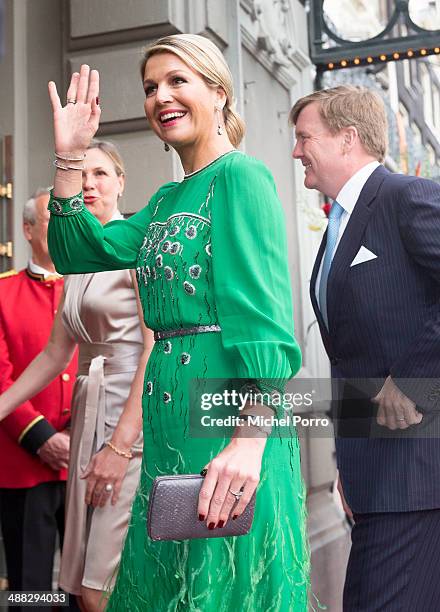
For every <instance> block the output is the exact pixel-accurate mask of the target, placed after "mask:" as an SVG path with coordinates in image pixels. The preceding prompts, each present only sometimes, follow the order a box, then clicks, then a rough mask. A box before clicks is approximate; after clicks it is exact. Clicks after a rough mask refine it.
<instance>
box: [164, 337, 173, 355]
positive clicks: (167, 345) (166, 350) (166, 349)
mask: <svg viewBox="0 0 440 612" xmlns="http://www.w3.org/2000/svg"><path fill="white" fill-rule="evenodd" d="M172 349H173V345H172V344H171V342H170V341H169V340H167V341H166V342H165V344H164V345H163V352H164V353H165V355H169V354H170V353H171V351H172Z"/></svg>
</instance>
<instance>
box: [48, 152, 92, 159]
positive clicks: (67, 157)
mask: <svg viewBox="0 0 440 612" xmlns="http://www.w3.org/2000/svg"><path fill="white" fill-rule="evenodd" d="M55 157H57V158H58V159H62V160H63V161H84V160H85V158H86V154H85V153H83V154H82V156H80V157H75V156H72V155H70V154H69V153H67V154H66V155H61V153H57V152H56V151H55Z"/></svg>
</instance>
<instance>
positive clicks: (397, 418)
mask: <svg viewBox="0 0 440 612" xmlns="http://www.w3.org/2000/svg"><path fill="white" fill-rule="evenodd" d="M404 420H405V417H396V421H404Z"/></svg>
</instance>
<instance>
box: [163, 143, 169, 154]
mask: <svg viewBox="0 0 440 612" xmlns="http://www.w3.org/2000/svg"><path fill="white" fill-rule="evenodd" d="M163 148H164V149H165V151H167V152H168V151H169V150H170V145H169V144H168V143H167V142H164V143H163Z"/></svg>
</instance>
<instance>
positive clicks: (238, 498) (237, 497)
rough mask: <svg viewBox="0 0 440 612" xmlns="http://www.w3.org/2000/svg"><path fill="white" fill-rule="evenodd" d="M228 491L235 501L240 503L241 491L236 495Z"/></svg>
mask: <svg viewBox="0 0 440 612" xmlns="http://www.w3.org/2000/svg"><path fill="white" fill-rule="evenodd" d="M228 491H229V493H231V494H232V495H233V496H234V497H235V501H240V497H241V496H242V495H243V491H239V492H238V493H234V491H231V489H228Z"/></svg>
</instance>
